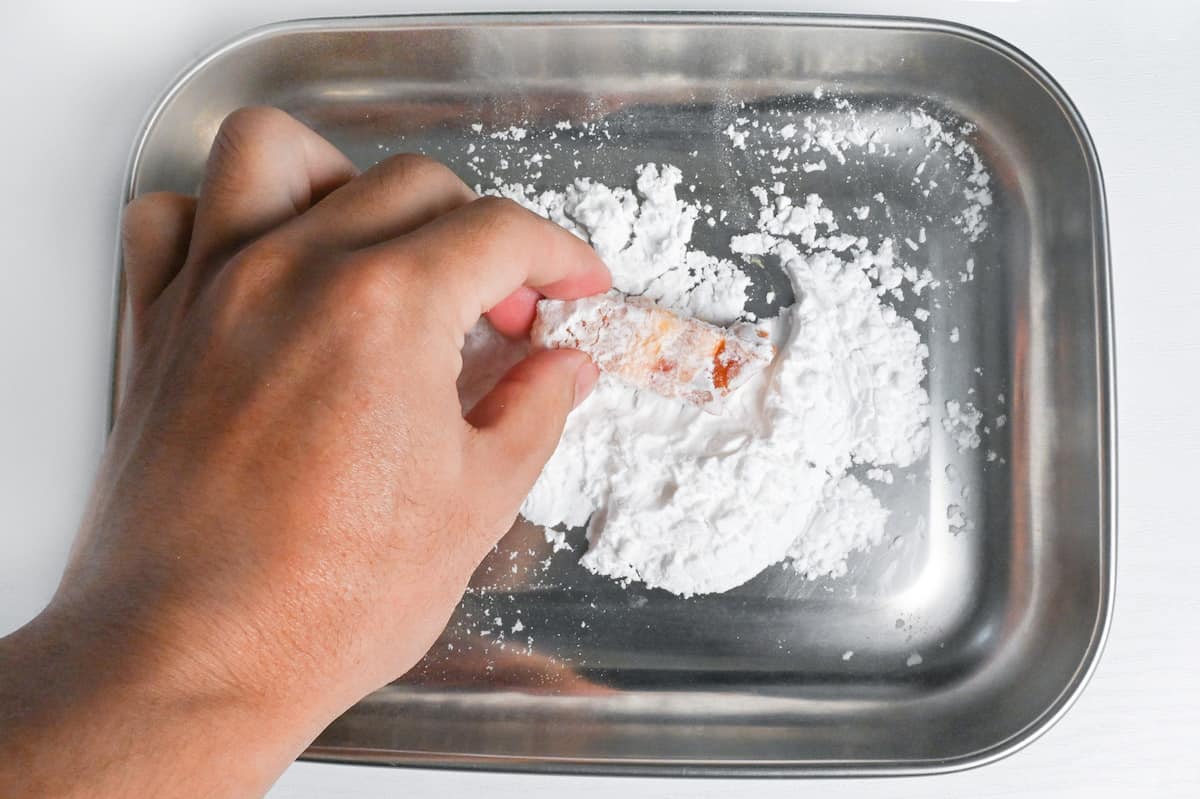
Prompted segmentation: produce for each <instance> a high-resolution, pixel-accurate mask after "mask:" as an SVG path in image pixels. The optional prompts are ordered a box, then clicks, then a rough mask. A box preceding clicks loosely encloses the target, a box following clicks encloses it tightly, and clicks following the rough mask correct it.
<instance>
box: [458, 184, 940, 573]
mask: <svg viewBox="0 0 1200 799" xmlns="http://www.w3.org/2000/svg"><path fill="white" fill-rule="evenodd" d="M681 180H682V177H681V174H680V171H679V170H678V169H676V168H674V167H672V166H662V167H659V166H656V165H654V164H646V165H643V166H641V167H639V168H638V170H637V178H636V189H634V190H631V189H627V188H621V187H615V188H610V187H608V186H605V185H603V184H600V183H597V182H594V181H590V180H587V179H580V180H577V181H576V182H575V183H574V185H571V186H568V187H566V188H565V189H563V190H561V191H558V190H550V191H543V192H540V193H539V192H537V191H535V190H534V189H532V188H530V187H528V186H524V185H521V184H506V185H502V186H499V187H498V188H497V189H496V190H495V191H494V193H498V194H501V195H504V196H507V197H510V198H512V199H514V200H516V201H517V202H519V203H521V204H522V205H524V206H525V207H527V208H530V209H532V210H534V211H536V212H537V213H539V214H541V215H543V216H545V217H548V218H550V219H552V220H554V221H555V222H557V223H558V224H560V225H562V226H563V227H566V228H567V229H569V230H571V231H573V232H574V233H576V234H577V235H579V236H581V237H583V238H585V239H586V240H588V241H590V242H591V244H592V245H593V246H594V247H595V248H596V250H597V252H598V253H599V254H600V256H601V257H602V258H603V259H604V260H605V262H606V263H607V264H608V265H609V267H610V268H611V270H612V272H613V283H614V286H615V288H617V289H618V290H620V291H622V292H625V293H628V294H635V295H642V296H645V297H649V298H652V299H654V300H655V301H657V302H658V303H660V304H662V305H664V306H666V307H668V308H670V309H672V310H675V311H677V312H680V313H682V314H686V315H689V316H694V317H697V318H699V319H702V320H704V321H708V322H712V323H714V324H719V325H729V324H732V323H734V322H739V321H756V320H754V319H753V315H752V314H749V313H748V312H747V311H746V309H745V306H746V301H747V289H748V288H749V287H750V286H751V284H752V283H753V281H754V279H755V272H756V271H757V270H760V269H762V267H760V266H754V265H750V264H749V263H746V264H737V263H734V262H733V261H731V260H727V259H723V258H719V257H716V256H714V255H711V254H708V253H705V252H702V251H700V250H699V249H696V248H694V247H692V246H691V244H690V242H691V237H692V228H693V225H694V224H695V222H696V220H697V218H698V217H699V216H700V212H701V210H700V209H699V208H697V207H696V206H695V205H692V204H689V203H688V202H686V201H684V200H682V199H679V197H678V196H677V187H678V186H679V184H680V182H681ZM755 196H756V197H757V198H758V200H759V202H760V205H761V210H760V216H759V221H758V225H757V229H756V230H754V231H749V232H747V233H746V234H743V235H740V236H736V237H734V239H733V240H732V241H731V249H732V250H733V251H734V252H735V253H741V254H744V255H750V254H753V255H757V256H765V257H768V258H774V259H777V260H778V262H779V264H780V265H781V266H782V268H783V269H784V270H785V272H786V273H787V275H788V277H789V279H790V280H791V282H792V285H793V287H794V289H795V295H796V297H797V302H796V303H795V304H794V305H792V306H790V307H788V308H786V309H784V310H783V311H782V312H781V313H780V315H779V316H778V317H777V318H775V319H769V320H763V321H761V322H759V324H760V325H761V326H762V327H763V328H764V329H765V330H767V331H768V332H769V334H770V336H771V338H772V340H773V341H774V342H775V343H776V345H777V346H778V347H779V354H778V356H777V357H776V359H775V362H774V364H773V365H772V367H771V368H770V369H769V370H768V371H767V372H766V373H764V374H761V375H758V376H756V377H755V378H754V380H752V381H751V382H750V383H748V384H747V385H746V386H744V387H742V388H741V389H739V390H738V391H736V392H734V394H733V395H731V396H730V397H729V399H728V401H727V402H726V405H725V407H724V410H723V412H722V414H721V415H720V416H713V415H711V414H707V413H705V412H703V411H701V410H699V409H697V408H695V407H692V406H689V405H687V404H685V403H683V402H680V401H677V400H670V399H665V398H663V397H660V396H657V395H655V394H652V393H649V392H644V391H635V390H632V389H630V388H629V387H627V386H626V385H623V384H621V383H619V382H617V381H616V380H615V379H612V378H610V377H608V376H602V377H601V379H600V382H599V384H598V385H597V387H596V390H595V392H594V393H593V394H592V396H591V397H589V398H588V400H587V401H586V402H585V403H584V404H583V405H582V406H581V407H580V408H579V409H577V410H576V411H575V412H574V413H573V414H572V415H571V417H570V418H569V420H568V422H567V426H566V430H565V432H564V434H563V438H562V442H561V444H560V445H559V447H558V449H557V451H556V452H555V453H554V456H553V457H552V458H551V459H550V461H549V463H548V464H547V465H546V467H545V469H544V471H543V472H542V475H541V477H540V479H539V480H538V482H537V484H536V486H535V487H534V489H533V491H532V492H531V493H530V495H529V497H528V499H527V500H526V501H525V504H524V506H523V507H522V509H521V513H522V515H523V516H524V517H525V518H527V519H528V520H530V521H531V522H534V523H536V524H539V525H543V526H545V527H546V528H547V536H548V537H549V538H550V540H552V541H555V542H556V543H557V544H558V545H562V539H563V533H562V532H561V530H563V529H564V528H569V527H577V526H583V525H586V526H587V540H588V549H587V552H586V553H585V554H584V555H583V557H582V560H581V562H582V564H583V565H584V566H585V567H586V568H588V569H590V570H592V571H594V572H596V573H599V574H604V575H608V576H610V577H613V578H615V579H618V580H623V581H641V582H643V583H645V584H646V585H648V586H652V587H657V588H663V589H666V590H667V591H671V592H674V593H676V594H681V595H685V596H687V595H692V594H703V593H711V592H720V591H726V590H729V589H731V588H734V587H736V586H738V585H741V584H742V583H744V582H746V581H747V580H749V579H751V578H752V577H754V576H755V575H756V574H758V573H759V572H761V571H762V570H763V569H764V568H766V567H767V566H770V565H771V564H774V563H777V562H779V561H782V560H785V559H790V561H791V563H792V564H793V565H794V568H795V569H796V570H797V571H798V572H800V573H802V574H804V575H807V576H810V577H818V576H823V575H834V576H837V575H841V574H843V573H845V571H846V568H847V566H846V562H847V557H848V556H849V555H850V554H851V553H852V552H854V551H856V550H861V549H865V548H867V547H870V546H872V545H873V544H875V543H877V542H878V541H879V540H880V539H881V538H882V536H883V531H884V524H885V522H886V520H887V515H888V514H887V511H886V510H885V509H884V508H883V507H882V506H881V504H880V503H879V501H878V499H877V498H876V497H875V496H874V494H873V493H872V491H871V489H870V488H869V487H868V486H867V485H865V484H864V483H862V482H860V481H859V479H858V478H857V477H855V476H854V475H853V474H851V469H852V467H855V466H857V465H862V466H864V467H865V466H870V467H874V468H875V469H876V470H881V469H886V468H888V467H904V466H908V465H910V464H912V463H913V462H915V461H917V460H918V459H920V458H921V457H923V456H924V455H925V453H926V452H927V451H928V448H929V435H930V434H929V397H928V395H927V394H926V392H925V389H924V388H923V387H922V380H923V378H924V376H925V363H926V359H927V358H928V350H927V348H926V346H925V345H924V344H923V343H922V342H921V337H920V335H919V334H918V333H917V331H916V330H915V329H914V327H913V324H912V323H911V322H910V321H909V320H907V319H905V318H903V317H902V316H900V315H899V314H898V313H897V312H896V311H895V310H894V309H893V308H892V307H891V306H890V305H889V304H888V302H887V301H886V298H887V295H889V294H896V293H897V292H898V290H899V285H900V281H901V280H902V279H904V272H905V270H904V269H902V268H900V266H899V265H898V264H897V263H896V261H895V258H894V256H893V246H892V242H891V240H889V239H885V240H884V241H882V242H881V243H880V244H879V246H877V247H876V248H875V249H871V248H869V247H868V242H867V240H866V239H863V238H857V237H854V236H851V235H846V234H844V233H842V232H840V231H839V230H838V227H837V223H836V221H835V217H834V215H833V214H832V213H831V212H830V211H829V210H828V209H827V208H825V207H824V206H823V205H822V203H821V200H820V198H819V197H817V196H816V195H809V196H807V197H805V198H803V199H802V200H800V201H793V200H792V199H791V198H789V197H787V196H786V195H783V194H780V193H778V192H777V193H776V194H775V195H774V196H769V195H768V193H767V191H766V190H765V189H763V190H758V191H756V192H755ZM910 277H911V278H913V279H916V280H919V277H918V276H916V275H910ZM916 290H917V291H919V288H917V289H916ZM522 355H523V348H522V347H520V346H518V345H515V344H512V343H510V342H506V341H504V340H503V339H501V338H500V337H499V336H497V335H495V334H494V333H492V332H491V331H490V330H489V329H488V328H486V324H485V323H483V324H481V326H480V327H479V328H477V329H476V331H474V332H473V334H472V335H471V336H469V337H468V341H467V344H466V347H465V349H464V353H463V357H464V369H463V378H462V380H461V381H460V392H461V394H462V399H463V403H464V407H465V408H469V407H470V405H471V404H473V403H474V402H475V401H476V399H477V398H478V397H479V396H481V395H482V393H483V392H484V391H486V390H487V388H488V387H490V385H492V384H493V383H494V381H495V380H496V378H497V377H498V376H499V375H500V374H501V373H502V372H503V371H504V369H506V368H507V367H508V366H509V365H510V364H512V363H514V362H515V361H516V360H517V359H519V358H520V357H521V356H522Z"/></svg>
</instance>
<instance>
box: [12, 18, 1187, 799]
mask: <svg viewBox="0 0 1200 799" xmlns="http://www.w3.org/2000/svg"><path fill="white" fill-rule="evenodd" d="M33 5H34V4H32V3H30V4H28V5H26V4H20V6H19V7H17V6H18V3H16V2H14V3H6V4H5V7H4V11H3V12H0V17H2V19H0V70H2V71H0V74H2V75H3V76H4V80H3V84H2V88H0V93H2V96H3V100H4V102H3V105H2V106H0V108H2V109H3V110H2V111H0V114H2V115H3V124H2V125H0V150H2V151H3V153H4V158H3V164H4V169H5V171H6V180H5V189H4V191H3V192H2V193H0V234H2V237H3V242H4V245H5V253H4V255H5V257H4V261H3V267H0V268H2V269H3V281H2V282H0V375H2V376H3V377H2V383H0V448H2V449H0V453H2V455H0V632H5V631H7V630H10V629H12V628H14V627H16V626H18V625H19V624H21V623H22V622H24V621H25V620H27V619H28V618H29V617H30V616H32V615H33V614H34V613H36V612H37V611H38V610H39V609H40V608H41V606H42V605H43V604H44V603H45V601H46V600H47V599H48V597H49V596H50V593H51V591H52V590H53V587H54V584H55V581H56V579H57V576H58V572H59V570H60V568H61V566H62V562H63V559H64V557H65V554H66V551H67V547H68V545H69V541H70V538H71V536H72V533H73V530H74V528H75V526H76V524H77V519H78V516H79V514H80V511H81V508H82V506H83V503H84V501H85V498H86V494H87V490H88V484H89V481H90V478H91V471H92V469H93V468H94V465H95V463H96V461H97V458H98V456H99V453H100V448H101V446H102V441H103V422H104V407H105V393H106V390H107V384H108V368H109V367H108V364H109V350H110V339H111V336H110V326H111V319H110V311H111V307H110V302H109V298H110V291H111V285H112V279H113V278H112V270H113V263H112V254H113V248H114V232H115V229H116V227H115V224H116V215H117V200H118V197H119V191H120V184H121V178H122V175H123V173H124V169H125V163H126V157H127V154H128V151H129V147H130V144H131V142H132V139H133V136H134V134H135V132H136V131H137V129H138V125H139V124H140V122H141V119H142V116H143V114H144V113H145V112H146V110H147V109H148V108H149V106H150V104H151V103H152V102H153V100H154V99H155V97H156V96H157V94H158V92H159V91H160V90H161V89H163V88H164V87H165V86H166V84H167V83H168V82H169V80H170V79H171V77H172V76H173V75H174V74H175V73H176V72H177V71H178V70H179V69H181V68H182V67H183V66H184V65H185V64H186V63H187V62H188V61H190V60H191V59H193V58H194V57H196V56H198V55H200V54H201V53H203V52H204V51H205V50H207V49H209V48H211V47H212V46H213V45H215V44H216V43H218V42H220V41H222V40H224V39H227V38H229V37H231V36H233V35H235V34H237V33H238V32H240V31H241V30H243V29H244V28H247V27H250V26H252V25H257V24H260V23H265V22H271V21H275V20H279V19H285V18H291V17H301V16H317V15H333V14H343V13H351V12H354V13H369V12H374V13H382V12H399V11H435V10H440V11H444V10H449V9H450V8H451V7H448V6H442V7H440V8H439V7H438V6H436V5H435V4H434V3H432V2H430V0H425V2H424V4H422V3H419V2H405V0H392V1H391V2H336V0H309V1H308V2H286V0H258V2H246V0H205V2H194V1H193V0H158V1H157V2H155V3H144V2H137V1H136V0H107V2H91V3H83V2H79V3H74V4H60V3H49V2H47V3H40V4H37V5H38V6H39V7H38V8H37V9H36V10H34V9H33ZM622 5H624V6H626V7H628V6H631V5H634V3H633V2H632V0H626V2H625V3H620V2H617V3H606V2H603V0H593V2H591V3H571V2H565V3H560V4H557V5H552V4H541V3H526V4H522V5H513V6H508V7H507V9H505V10H516V9H520V8H554V7H557V8H572V7H574V8H577V9H581V10H582V9H585V8H591V9H597V8H604V7H613V8H620V7H621V6H622ZM56 6H59V7H58V8H56ZM656 6H657V7H659V8H664V7H672V6H676V7H682V6H678V5H677V4H675V3H669V2H663V0H657V2H656ZM1121 6H1124V7H1125V8H1124V10H1122V9H1121ZM452 7H453V8H455V9H461V10H467V9H476V10H479V9H485V8H492V9H501V8H504V7H503V6H501V5H500V4H499V3H486V2H462V3H457V4H454V5H453V6H452ZM690 7H692V8H714V9H719V8H721V7H722V6H721V4H718V3H712V2H697V3H692V4H690ZM724 7H725V8H730V7H737V8H738V9H740V10H745V8H746V6H745V5H743V4H740V3H737V4H730V3H728V2H726V3H725V4H724ZM758 7H759V8H761V9H763V10H778V9H788V10H809V11H813V10H826V11H829V10H839V11H844V12H868V13H871V12H873V13H895V14H905V15H913V16H929V17H940V18H944V19H950V20H955V21H960V22H966V23H968V24H972V25H975V26H978V27H981V28H984V29H986V30H989V31H991V32H992V33H995V34H997V35H999V36H1001V37H1002V38H1005V39H1007V40H1008V41H1010V42H1012V43H1013V44H1015V45H1017V46H1018V47H1020V48H1022V49H1023V50H1025V51H1026V52H1028V53H1029V54H1030V55H1031V56H1033V58H1035V59H1036V60H1038V61H1039V62H1041V64H1042V65H1043V66H1045V67H1046V68H1047V69H1048V70H1049V71H1050V73H1051V74H1053V75H1054V76H1055V77H1056V78H1057V79H1058V80H1059V81H1060V83H1061V84H1062V85H1063V86H1064V88H1065V89H1066V91H1067V93H1068V94H1070V95H1071V97H1072V98H1073V99H1074V100H1075V102H1076V104H1077V105H1078V106H1079V108H1080V111H1081V112H1082V114H1083V116H1084V118H1085V119H1086V121H1087V123H1088V125H1089V127H1090V128H1091V131H1092V134H1093V136H1094V137H1095V140H1096V144H1097V147H1098V149H1099V153H1100V160H1101V163H1102V165H1103V168H1104V173H1105V178H1106V181H1107V188H1108V198H1109V211H1110V217H1111V228H1112V245H1113V247H1112V258H1113V265H1114V273H1115V285H1116V299H1115V308H1116V321H1117V325H1116V329H1117V361H1118V375H1119V382H1118V401H1119V408H1120V447H1119V459H1120V514H1119V525H1118V526H1119V531H1120V538H1121V543H1120V548H1119V559H1118V569H1119V571H1118V591H1117V603H1116V618H1115V620H1114V624H1113V628H1112V635H1111V638H1110V640H1109V644H1108V649H1107V651H1106V653H1105V655H1104V658H1103V661H1102V662H1101V664H1100V668H1099V670H1098V672H1097V673H1096V676H1095V678H1094V679H1093V681H1092V684H1091V685H1090V687H1088V689H1087V690H1086V691H1085V692H1084V694H1083V697H1082V698H1081V699H1080V700H1079V702H1078V704H1077V705H1076V706H1075V707H1074V708H1073V709H1072V710H1071V712H1070V713H1068V714H1067V716H1066V718H1065V719H1064V720H1063V721H1062V722H1061V723H1060V724H1058V725H1057V726H1056V727H1054V728H1053V729H1052V730H1050V731H1049V732H1048V733H1047V734H1046V735H1045V736H1044V737H1043V738H1042V739H1041V740H1039V741H1037V742H1035V743H1034V744H1033V745H1032V746H1030V747H1029V748H1028V749H1026V750H1024V751H1023V752H1020V753H1018V754H1016V755H1014V756H1012V757H1011V758H1008V759H1006V760H1004V761H1001V762H999V763H997V764H994V765H990V766H986V767H984V768H982V769H977V770H974V771H970V772H966V773H962V774H956V775H950V776H939V777H927V778H908V779H887V780H870V781H854V782H850V781H838V782H835V781H819V782H816V781H810V782H806V783H803V784H796V783H794V782H790V781H744V782H741V781H709V782H696V781H663V780H644V779H618V780H612V779H607V780H606V779H597V778H567V777H532V776H512V775H492V774H471V773H455V772H434V771H417V770H403V769H384V768H364V767H346V766H328V765H318V764H297V765H296V766H294V767H293V768H292V769H291V770H290V771H288V773H287V774H285V775H284V777H283V778H282V779H281V780H280V782H279V784H278V786H277V787H276V789H275V791H274V792H273V793H272V796H273V797H277V798H282V797H317V796H321V797H342V796H393V795H417V796H422V795H430V794H436V795H439V796H442V797H460V796H461V797H474V796H480V795H487V796H488V797H489V799H501V798H502V797H522V799H536V797H542V796H545V797H550V796H558V795H560V794H562V793H564V792H565V793H567V794H568V795H570V796H572V797H573V798H574V799H586V797H594V796H608V795H610V794H616V793H620V794H622V795H624V796H628V797H631V798H632V797H641V796H647V797H648V796H654V797H684V796H686V797H689V798H693V797H697V798H703V797H718V796H721V797H724V796H742V795H747V794H754V795H756V796H765V797H771V796H789V797H791V796H796V795H801V794H803V795H806V796H878V797H884V796H886V797H906V796H922V797H924V796H972V797H997V796H1018V795H1019V796H1064V795H1072V796H1089V797H1093V796H1094V797H1102V796H1125V795H1126V794H1127V793H1130V792H1134V795H1140V794H1141V792H1143V791H1146V792H1147V793H1146V794H1145V795H1152V796H1185V795H1187V796H1195V795H1200V794H1198V792H1200V760H1198V759H1197V757H1196V754H1195V752H1194V744H1193V742H1194V741H1195V740H1196V737H1197V731H1196V728H1197V727H1198V726H1200V684H1198V680H1197V677H1196V674H1197V672H1198V669H1197V663H1196V661H1197V657H1198V656H1200V646H1198V645H1197V643H1196V639H1195V636H1196V634H1197V626H1198V625H1197V623H1196V622H1197V619H1198V618H1200V601H1198V600H1197V596H1198V595H1200V587H1198V585H1197V581H1196V580H1195V579H1194V572H1195V569H1196V565H1197V564H1198V563H1200V536H1198V535H1197V532H1196V527H1197V524H1196V521H1195V518H1194V516H1195V513H1194V508H1195V503H1196V495H1197V491H1196V488H1195V486H1194V482H1195V477H1194V476H1195V475H1196V474H1197V473H1198V472H1200V470H1198V469H1197V468H1196V465H1195V464H1196V463H1197V462H1200V417H1198V416H1197V414H1196V412H1195V410H1194V408H1193V405H1194V403H1195V401H1196V397H1197V395H1198V394H1200V376H1198V375H1200V268H1198V265H1197V264H1196V262H1195V261H1196V259H1195V256H1194V254H1193V253H1194V245H1193V241H1194V238H1195V235H1196V228H1197V225H1196V222H1195V219H1194V217H1195V213H1196V201H1195V199H1194V198H1195V196H1196V195H1195V192H1196V190H1197V186H1200V156H1198V155H1197V147H1200V109H1198V106H1200V49H1197V46H1196V41H1195V40H1196V38H1197V35H1198V34H1200V5H1196V4H1193V3H1191V2H1190V1H1189V0H1179V1H1178V2H1173V3H1168V2H1158V3H1155V2H1143V3H1139V4H1137V5H1136V6H1135V7H1133V8H1130V7H1129V5H1128V4H1126V3H1117V2H1112V3H1103V4H1102V3H1090V2H1084V1H1083V0H1074V1H1071V2H1068V1H1067V0H1064V1H1063V2H1058V3H1053V4H1051V3H1048V2H1011V3H1008V2H966V1H965V0H960V1H958V2H954V1H952V0H926V1H921V0H910V1H909V2H883V1H882V0H875V1H874V2H872V1H870V0H863V1H861V2H855V1H854V0H851V1H850V2H845V3H840V4H838V3H835V2H832V1H831V0H826V2H823V3H822V2H803V1H801V2H792V3H779V2H777V3H762V4H760V5H759V6H758Z"/></svg>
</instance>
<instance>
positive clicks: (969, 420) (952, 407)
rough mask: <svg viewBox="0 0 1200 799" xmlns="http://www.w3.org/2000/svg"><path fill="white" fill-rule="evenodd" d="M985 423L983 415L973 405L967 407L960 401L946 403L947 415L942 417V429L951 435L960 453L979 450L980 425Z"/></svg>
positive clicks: (969, 404)
mask: <svg viewBox="0 0 1200 799" xmlns="http://www.w3.org/2000/svg"><path fill="white" fill-rule="evenodd" d="M982 421H983V413H982V412H981V411H979V410H977V409H976V408H975V406H974V405H972V404H971V403H969V402H968V403H966V404H965V405H964V404H962V403H960V402H959V401H958V400H947V401H946V415H945V416H943V417H942V429H943V430H945V431H946V432H947V433H949V434H950V437H951V438H953V439H954V443H955V444H956V445H957V446H958V451H959V452H965V451H966V450H968V449H978V448H979V444H980V443H981V441H982V439H981V438H980V436H979V423H980V422H982Z"/></svg>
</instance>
